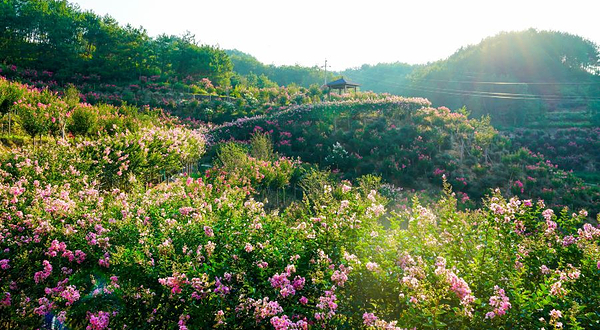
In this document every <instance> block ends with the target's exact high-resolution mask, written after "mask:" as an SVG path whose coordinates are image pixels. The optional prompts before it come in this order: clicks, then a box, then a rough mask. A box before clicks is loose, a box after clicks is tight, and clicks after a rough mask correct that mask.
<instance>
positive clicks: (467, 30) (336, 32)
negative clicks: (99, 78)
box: [70, 0, 600, 70]
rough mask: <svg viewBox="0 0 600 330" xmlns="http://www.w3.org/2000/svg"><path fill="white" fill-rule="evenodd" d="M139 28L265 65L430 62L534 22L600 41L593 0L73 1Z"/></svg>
mask: <svg viewBox="0 0 600 330" xmlns="http://www.w3.org/2000/svg"><path fill="white" fill-rule="evenodd" d="M70 2H74V3H78V4H79V5H80V7H81V8H82V9H85V10H92V11H94V12H95V13H96V14H100V15H105V14H109V15H110V16H112V17H114V18H115V19H117V21H119V23H121V24H122V25H124V24H127V23H129V24H131V25H133V26H136V27H139V26H143V27H144V28H145V29H146V30H147V31H148V33H149V34H150V35H151V36H156V35H159V34H162V33H166V34H176V35H181V34H183V33H184V32H185V31H190V32H192V33H193V34H195V35H196V39H197V40H199V41H200V42H201V43H203V44H211V45H218V46H220V47H221V48H224V49H234V48H235V49H239V50H241V51H243V52H246V53H249V54H252V55H254V56H255V57H256V58H257V59H258V60H260V61H262V62H264V63H266V64H276V65H280V64H290V65H293V64H300V65H304V66H314V65H323V62H324V60H325V59H326V58H327V60H328V66H329V67H330V68H332V69H333V70H342V69H345V68H348V67H356V66H360V65H362V64H365V63H367V64H377V63H380V62H396V61H400V62H406V63H410V64H416V63H427V62H432V61H436V60H439V59H443V58H446V57H448V56H450V55H452V54H453V53H454V52H455V51H456V50H457V49H458V48H460V47H461V46H466V45H469V44H476V43H478V42H479V41H481V40H482V39H483V38H485V37H488V36H492V35H495V34H497V33H499V32H501V31H514V30H524V29H528V28H532V27H533V28H537V29H540V30H555V31H563V32H569V33H573V34H577V35H580V36H583V37H585V38H587V39H590V40H592V41H593V42H595V43H596V44H600V20H599V17H598V13H600V1H598V0H569V1H566V0H563V1H554V0H541V1H538V0H516V1H515V0H503V1H489V0H488V1H486V0H479V1H464V0H440V1H434V0H411V1H403V0H397V1H382V0H367V1H355V0H347V1H337V0H335V1H332V0H299V1H286V0H212V1H206V0H169V1H163V0H70Z"/></svg>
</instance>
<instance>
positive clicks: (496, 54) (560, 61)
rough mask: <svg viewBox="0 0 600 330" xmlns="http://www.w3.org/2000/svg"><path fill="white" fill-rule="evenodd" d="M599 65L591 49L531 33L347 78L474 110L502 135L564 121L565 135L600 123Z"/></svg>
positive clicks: (566, 37)
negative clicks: (487, 117) (573, 127)
mask: <svg viewBox="0 0 600 330" xmlns="http://www.w3.org/2000/svg"><path fill="white" fill-rule="evenodd" d="M599 64H600V51H599V49H598V46H597V45H595V44H594V43H592V42H591V41H589V40H585V39H583V38H581V37H579V36H575V35H571V34H567V33H562V32H553V31H537V30H533V29H530V30H526V31H520V32H504V33H501V34H498V35H496V36H493V37H489V38H486V39H484V40H483V41H481V42H480V43H479V44H477V45H473V46H468V47H464V48H461V49H460V50H458V51H457V52H456V53H455V54H453V55H452V56H450V57H449V58H447V59H445V60H440V61H437V62H434V63H431V64H427V65H423V66H413V67H411V66H408V65H406V64H402V63H396V64H385V65H384V64H380V65H378V66H374V67H370V66H364V67H362V68H359V69H353V70H347V71H345V72H343V74H345V75H348V76H349V77H351V78H353V79H355V80H356V81H360V82H362V83H363V88H365V89H373V91H376V92H389V93H394V94H400V95H406V96H422V97H426V98H428V99H429V100H431V101H432V102H433V104H436V105H444V106H447V107H450V108H452V109H458V108H460V107H463V106H466V107H467V108H468V109H469V110H470V111H471V112H472V114H473V115H474V116H477V117H478V116H481V115H485V114H489V115H490V116H491V117H492V123H494V124H496V125H498V126H502V127H512V126H535V125H537V126H541V127H544V126H545V125H547V124H548V123H555V125H556V119H562V123H561V124H559V125H560V126H559V127H568V126H570V125H571V124H572V123H575V124H576V125H577V126H582V125H583V126H591V125H595V124H593V123H596V124H597V122H598V120H600V119H599V118H598V116H599V115H598V111H599V109H600V98H598V95H600V71H599ZM387 67H389V68H390V69H387V70H375V69H377V68H387ZM565 113H567V116H568V117H569V118H568V119H567V121H566V122H565V121H564V119H565V117H564V116H565ZM561 115H562V117H560V116H561Z"/></svg>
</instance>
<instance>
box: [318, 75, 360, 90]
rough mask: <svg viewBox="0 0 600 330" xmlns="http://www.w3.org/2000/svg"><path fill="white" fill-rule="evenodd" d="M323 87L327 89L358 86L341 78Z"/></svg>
mask: <svg viewBox="0 0 600 330" xmlns="http://www.w3.org/2000/svg"><path fill="white" fill-rule="evenodd" d="M325 86H327V87H329V88H344V87H357V86H360V85H359V84H357V83H355V82H352V81H350V80H348V79H345V78H343V77H342V78H340V79H338V80H334V81H332V82H329V83H327V85H325Z"/></svg>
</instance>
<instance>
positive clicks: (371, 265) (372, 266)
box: [365, 262, 379, 272]
mask: <svg viewBox="0 0 600 330" xmlns="http://www.w3.org/2000/svg"><path fill="white" fill-rule="evenodd" d="M365 267H367V269H368V270H370V271H372V272H374V271H376V270H377V269H378V268H379V265H378V264H377V263H375V262H367V264H366V265H365Z"/></svg>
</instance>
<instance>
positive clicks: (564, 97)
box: [358, 75, 600, 101]
mask: <svg viewBox="0 0 600 330" xmlns="http://www.w3.org/2000/svg"><path fill="white" fill-rule="evenodd" d="M358 76H359V77H360V78H361V79H367V80H371V81H375V82H381V83H385V84H388V85H392V86H396V87H403V88H407V89H411V90H417V91H422V92H429V93H440V94H449V95H458V96H472V97H482V98H492V99H505V100H533V101H535V100H544V101H600V98H595V97H580V96H571V95H541V94H519V93H501V92H485V91H473V90H461V89H448V88H436V87H429V86H420V85H411V86H408V85H402V84H398V83H397V82H392V81H386V80H381V79H374V78H370V77H366V76H362V75H358Z"/></svg>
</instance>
